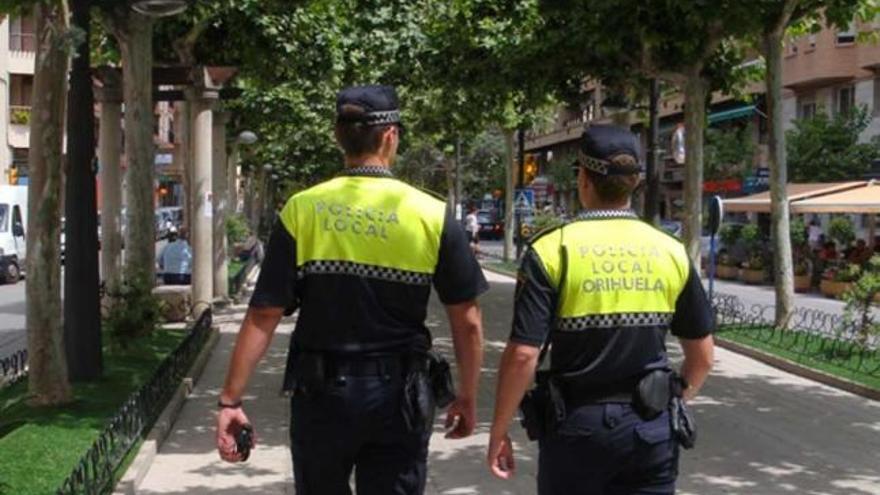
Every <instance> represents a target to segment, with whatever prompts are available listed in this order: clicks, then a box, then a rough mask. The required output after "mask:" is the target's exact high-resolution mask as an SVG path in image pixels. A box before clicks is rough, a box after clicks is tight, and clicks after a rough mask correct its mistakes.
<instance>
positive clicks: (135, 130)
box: [110, 3, 156, 286]
mask: <svg viewBox="0 0 880 495" xmlns="http://www.w3.org/2000/svg"><path fill="white" fill-rule="evenodd" d="M110 21H111V22H110V23H111V28H112V32H113V35H114V37H115V38H116V40H117V42H118V44H119V49H120V52H121V54H122V75H123V85H124V91H123V93H124V95H125V154H126V156H127V157H128V170H127V173H126V184H125V185H126V193H127V199H128V204H127V205H126V215H127V227H126V230H125V276H126V279H127V280H128V282H135V283H137V282H138V281H142V282H143V283H146V284H148V285H149V286H152V285H153V284H154V283H155V279H156V275H155V260H156V221H155V217H154V200H153V189H154V184H153V182H154V179H153V176H154V173H153V168H154V161H155V144H154V143H153V120H154V119H155V116H154V115H153V72H152V70H153V21H152V20H151V19H150V18H149V17H146V16H144V15H141V14H138V13H137V12H134V11H132V10H130V8H129V7H128V4H127V3H126V4H125V5H121V6H118V7H115V10H114V12H113V15H112V16H110Z"/></svg>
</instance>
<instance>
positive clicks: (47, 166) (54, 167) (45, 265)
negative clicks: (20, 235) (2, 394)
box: [25, 2, 73, 405]
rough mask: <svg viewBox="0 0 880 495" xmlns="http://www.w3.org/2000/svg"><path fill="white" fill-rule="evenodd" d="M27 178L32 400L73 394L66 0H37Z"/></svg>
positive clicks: (45, 401) (47, 401) (48, 401)
mask: <svg viewBox="0 0 880 495" xmlns="http://www.w3.org/2000/svg"><path fill="white" fill-rule="evenodd" d="M35 13H36V18H37V20H36V21H37V26H36V28H37V30H36V35H37V40H38V43H37V54H36V72H35V75H34V93H33V108H32V110H31V115H32V119H31V136H30V155H29V158H28V160H29V173H30V176H29V178H28V179H29V180H28V211H29V212H30V214H29V215H28V220H27V223H28V225H27V240H28V242H27V260H26V266H27V282H26V288H25V292H26V297H27V299H26V307H27V334H28V354H29V357H28V360H29V362H28V365H29V372H28V388H29V392H30V394H31V395H32V397H31V399H30V401H31V403H32V404H34V405H54V404H62V403H66V402H70V401H71V400H72V399H73V396H72V391H71V387H70V383H69V381H68V377H67V360H66V358H65V355H64V333H63V330H64V329H63V327H62V323H61V286H60V282H61V257H60V256H61V253H60V251H61V247H60V242H61V237H60V228H61V201H60V198H61V187H62V181H63V174H62V147H63V145H64V112H65V107H66V100H67V68H68V52H67V48H66V40H65V38H66V36H67V34H68V33H67V31H68V25H67V8H66V2H53V3H48V2H47V3H39V4H37V6H36V7H35Z"/></svg>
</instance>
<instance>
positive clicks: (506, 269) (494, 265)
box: [483, 261, 519, 277]
mask: <svg viewBox="0 0 880 495" xmlns="http://www.w3.org/2000/svg"><path fill="white" fill-rule="evenodd" d="M483 268H485V269H487V270H490V271H493V272H498V273H500V274H502V275H508V276H510V277H516V272H517V270H518V269H519V265H517V264H516V263H514V262H512V261H484V262H483Z"/></svg>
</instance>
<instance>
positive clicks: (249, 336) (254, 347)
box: [220, 307, 284, 404]
mask: <svg viewBox="0 0 880 495" xmlns="http://www.w3.org/2000/svg"><path fill="white" fill-rule="evenodd" d="M283 315H284V308H270V307H250V308H248V311H247V314H246V315H245V317H244V321H243V322H242V324H241V330H239V332H238V339H237V340H236V342H235V350H234V351H233V352H232V359H231V361H230V362H229V372H228V373H227V374H226V384H225V385H224V386H223V393H221V394H220V400H221V401H223V402H224V403H227V404H231V403H235V402H238V401H239V400H241V396H242V394H244V389H245V386H247V382H248V379H249V378H250V376H251V373H253V372H254V368H256V366H257V363H258V362H259V361H260V359H261V358H262V357H263V354H265V353H266V349H268V348H269V344H270V343H271V342H272V335H273V334H274V333H275V329H276V328H277V327H278V322H280V321H281V317H282V316H283Z"/></svg>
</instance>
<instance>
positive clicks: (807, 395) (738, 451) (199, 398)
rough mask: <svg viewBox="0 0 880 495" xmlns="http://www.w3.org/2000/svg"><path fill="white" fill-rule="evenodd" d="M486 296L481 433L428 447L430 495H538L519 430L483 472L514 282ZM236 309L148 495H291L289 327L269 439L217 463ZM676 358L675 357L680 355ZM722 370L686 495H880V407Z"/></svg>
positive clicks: (276, 349)
mask: <svg viewBox="0 0 880 495" xmlns="http://www.w3.org/2000/svg"><path fill="white" fill-rule="evenodd" d="M487 276H488V277H489V278H490V281H491V282H492V290H491V291H490V292H489V293H488V294H486V295H485V296H484V297H483V299H482V305H483V308H484V322H485V327H486V360H485V368H484V373H483V378H482V382H481V389H480V396H479V417H478V420H479V425H478V429H477V432H476V434H475V435H474V436H473V437H471V438H469V439H466V440H460V441H449V440H445V439H444V438H443V437H442V430H441V428H440V423H439V421H440V420H442V418H438V424H437V426H436V429H435V432H436V433H435V435H434V438H433V439H432V442H431V452H430V467H429V473H430V474H429V480H428V490H427V493H428V494H429V495H440V494H443V495H464V494H490V495H505V494H516V495H520V494H522V495H526V494H532V493H535V469H536V468H535V466H536V459H537V449H536V445H535V444H533V443H529V442H527V441H526V439H525V436H524V434H523V432H522V430H521V428H519V427H514V428H513V429H512V432H513V438H514V441H515V442H516V448H517V461H518V472H517V475H516V477H515V478H514V479H513V480H512V481H509V482H502V481H500V480H496V479H494V478H492V477H491V476H490V475H489V473H488V472H487V470H486V469H485V467H484V456H485V446H486V442H487V439H488V428H489V421H490V420H491V408H492V403H493V395H494V388H495V380H496V372H495V370H496V368H497V364H498V360H499V359H500V356H501V351H502V350H503V348H504V343H505V340H506V336H507V333H508V329H509V323H510V304H511V301H512V296H513V288H514V286H513V280H512V279H510V278H508V277H503V276H500V275H495V274H491V273H490V274H488V275H487ZM237 310H238V311H239V313H235V314H233V316H231V317H228V318H230V321H229V322H227V323H224V324H223V325H222V331H223V335H222V339H221V341H220V343H219V344H218V347H217V349H216V351H215V353H214V356H213V357H212V359H211V361H210V362H209V364H208V367H207V369H206V371H205V374H204V375H203V378H202V380H201V382H200V383H199V384H198V386H197V388H196V391H195V392H196V393H195V395H194V396H193V398H191V399H190V400H189V401H188V402H187V404H186V405H185V406H184V409H183V414H182V415H181V417H180V419H179V420H178V423H177V425H176V428H175V430H174V432H173V433H172V435H171V437H170V438H169V441H168V442H167V443H166V444H165V445H164V446H163V448H162V449H161V452H160V454H159V456H158V457H157V460H156V463H155V464H154V466H153V468H152V470H151V471H150V473H149V474H148V476H147V479H146V480H145V482H144V484H143V485H142V490H141V493H148V494H160V493H161V494H188V495H197V494H203V493H221V494H233V493H234V494H241V493H254V494H270V493H271V494H275V493H278V494H281V493H292V492H293V489H292V483H291V480H290V479H291V475H290V469H291V468H290V461H289V457H288V454H287V447H286V443H287V425H286V421H287V419H286V418H287V404H286V402H285V401H283V400H281V399H279V398H278V393H277V391H278V388H279V387H280V383H281V373H282V368H283V355H284V348H285V346H286V344H287V335H286V334H287V333H289V331H290V324H289V323H288V324H286V325H285V326H284V327H283V328H282V330H281V333H282V335H279V337H278V338H276V339H275V342H274V343H273V348H272V351H271V353H270V356H269V357H268V359H267V361H266V362H264V363H262V364H261V365H260V368H259V371H258V375H257V377H256V379H255V382H254V385H253V386H252V387H251V388H250V394H251V396H250V397H249V401H248V412H249V414H250V418H251V420H252V421H253V422H254V423H255V425H256V428H257V432H258V435H259V437H260V439H261V440H262V444H261V447H260V448H258V449H257V450H255V451H254V453H253V455H252V457H251V460H250V461H248V463H246V464H245V465H238V466H232V465H228V464H224V463H221V462H220V461H219V460H218V459H217V457H216V454H215V453H214V449H213V410H214V408H213V404H214V402H215V401H216V396H217V393H218V388H219V386H220V384H221V381H222V380H223V375H224V374H225V368H226V364H227V361H228V357H229V352H230V351H231V346H232V342H233V339H234V332H235V331H236V325H237V321H236V320H238V319H240V311H241V308H237ZM443 315H444V313H443V311H442V308H441V307H440V305H439V304H437V302H436V300H435V301H433V302H432V306H431V311H430V314H429V319H428V325H429V326H430V327H431V330H432V332H433V333H434V335H435V336H436V338H435V345H436V347H437V348H438V349H439V350H441V351H443V352H445V353H451V350H452V348H451V340H450V337H449V331H448V328H447V325H446V322H445V317H444V316H443ZM673 352H674V353H676V352H677V350H676V349H674V350H673ZM716 357H717V362H716V368H715V371H714V372H713V376H712V377H711V378H710V380H709V383H708V385H707V386H706V388H705V390H704V394H703V396H702V397H700V398H699V399H698V400H697V401H696V402H695V404H694V405H695V409H696V414H697V420H698V423H699V427H700V431H699V435H700V437H699V443H698V447H697V449H696V450H694V451H688V452H685V453H683V455H682V465H681V477H680V483H679V493H681V494H685V495H707V494H708V495H714V494H750V495H775V494H792V493H797V494H810V495H820V494H823V495H824V494H828V495H868V494H873V495H876V494H878V493H880V403H877V402H872V401H869V400H867V399H862V398H860V397H856V396H854V395H851V394H848V393H844V392H840V391H837V390H835V389H832V388H829V387H826V386H824V385H820V384H817V383H814V382H811V381H808V380H804V379H801V378H798V377H795V376H793V375H790V374H787V373H784V372H781V371H778V370H776V369H774V368H771V367H768V366H765V365H763V364H760V363H758V362H756V361H753V360H751V359H748V358H745V357H742V356H739V355H737V354H734V353H731V352H727V351H724V350H722V349H719V350H718V351H717V355H716Z"/></svg>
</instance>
